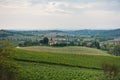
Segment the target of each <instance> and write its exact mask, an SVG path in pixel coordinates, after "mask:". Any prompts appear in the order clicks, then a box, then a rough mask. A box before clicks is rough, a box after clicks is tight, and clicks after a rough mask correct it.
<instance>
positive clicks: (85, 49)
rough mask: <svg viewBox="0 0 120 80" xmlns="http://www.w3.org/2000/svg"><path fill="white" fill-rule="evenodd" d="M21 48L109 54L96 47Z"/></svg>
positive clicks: (26, 48) (41, 50) (53, 51)
mask: <svg viewBox="0 0 120 80" xmlns="http://www.w3.org/2000/svg"><path fill="white" fill-rule="evenodd" d="M20 49H24V50H31V51H40V52H52V53H72V54H90V55H92V54H93V55H109V54H107V52H106V51H102V50H99V49H95V48H88V47H78V46H74V47H73V46H68V47H47V46H32V47H20Z"/></svg>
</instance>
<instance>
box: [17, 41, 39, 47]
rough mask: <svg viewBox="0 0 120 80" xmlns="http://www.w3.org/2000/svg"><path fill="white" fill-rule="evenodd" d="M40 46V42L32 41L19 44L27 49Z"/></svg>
mask: <svg viewBox="0 0 120 80" xmlns="http://www.w3.org/2000/svg"><path fill="white" fill-rule="evenodd" d="M39 45H40V43H39V41H31V40H29V41H25V42H24V43H20V44H19V46H20V47H25V46H39Z"/></svg>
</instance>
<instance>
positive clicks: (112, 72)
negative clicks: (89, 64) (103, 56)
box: [102, 63, 119, 80]
mask: <svg viewBox="0 0 120 80" xmlns="http://www.w3.org/2000/svg"><path fill="white" fill-rule="evenodd" d="M102 69H103V71H104V77H103V78H102V80H119V70H118V67H117V66H115V65H113V64H106V63H105V64H103V65H102Z"/></svg>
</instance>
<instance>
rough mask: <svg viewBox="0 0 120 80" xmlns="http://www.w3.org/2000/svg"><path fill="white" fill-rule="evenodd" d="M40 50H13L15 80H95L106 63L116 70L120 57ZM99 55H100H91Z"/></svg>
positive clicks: (95, 51) (104, 53)
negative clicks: (15, 70) (16, 76)
mask: <svg viewBox="0 0 120 80" xmlns="http://www.w3.org/2000/svg"><path fill="white" fill-rule="evenodd" d="M41 48H42V47H40V49H39V48H38V47H36V49H35V47H33V48H32V47H25V48H20V49H16V52H15V54H14V56H13V57H14V59H15V62H16V63H17V64H19V65H20V66H21V73H20V74H19V76H18V77H19V79H20V80H99V79H100V78H101V77H102V76H103V70H102V68H101V66H102V64H104V63H109V64H114V65H116V66H118V67H120V57H116V56H108V55H107V53H106V52H104V51H100V50H97V49H91V48H86V47H83V48H82V47H64V48H62V47H61V48H54V47H46V48H50V49H53V52H52V51H48V50H47V49H46V51H45V49H44V50H43V49H41ZM43 48H45V46H44V47H43ZM23 49H26V50H23ZM56 49H57V51H58V52H57V53H56V52H55V51H56ZM63 49H65V50H66V49H67V50H68V51H69V50H79V49H80V51H81V52H80V51H79V52H80V53H82V54H76V52H75V54H73V53H74V52H71V53H72V54H71V53H69V54H66V53H68V51H65V50H63ZM82 49H83V51H82ZM60 50H63V51H60ZM89 51H91V52H93V53H92V55H86V54H84V52H85V53H86V52H87V53H89ZM99 52H100V54H101V55H93V54H96V53H97V54H98V53H99Z"/></svg>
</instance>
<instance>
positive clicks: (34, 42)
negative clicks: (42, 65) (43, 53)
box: [19, 37, 49, 47]
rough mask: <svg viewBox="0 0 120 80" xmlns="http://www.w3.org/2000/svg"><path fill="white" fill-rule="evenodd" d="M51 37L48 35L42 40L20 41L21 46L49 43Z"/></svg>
mask: <svg viewBox="0 0 120 80" xmlns="http://www.w3.org/2000/svg"><path fill="white" fill-rule="evenodd" d="M48 42H49V39H48V38H47V37H44V38H43V40H40V41H37V40H36V41H32V40H28V41H25V42H24V43H20V44H19V46H21V47H24V46H39V45H48Z"/></svg>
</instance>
